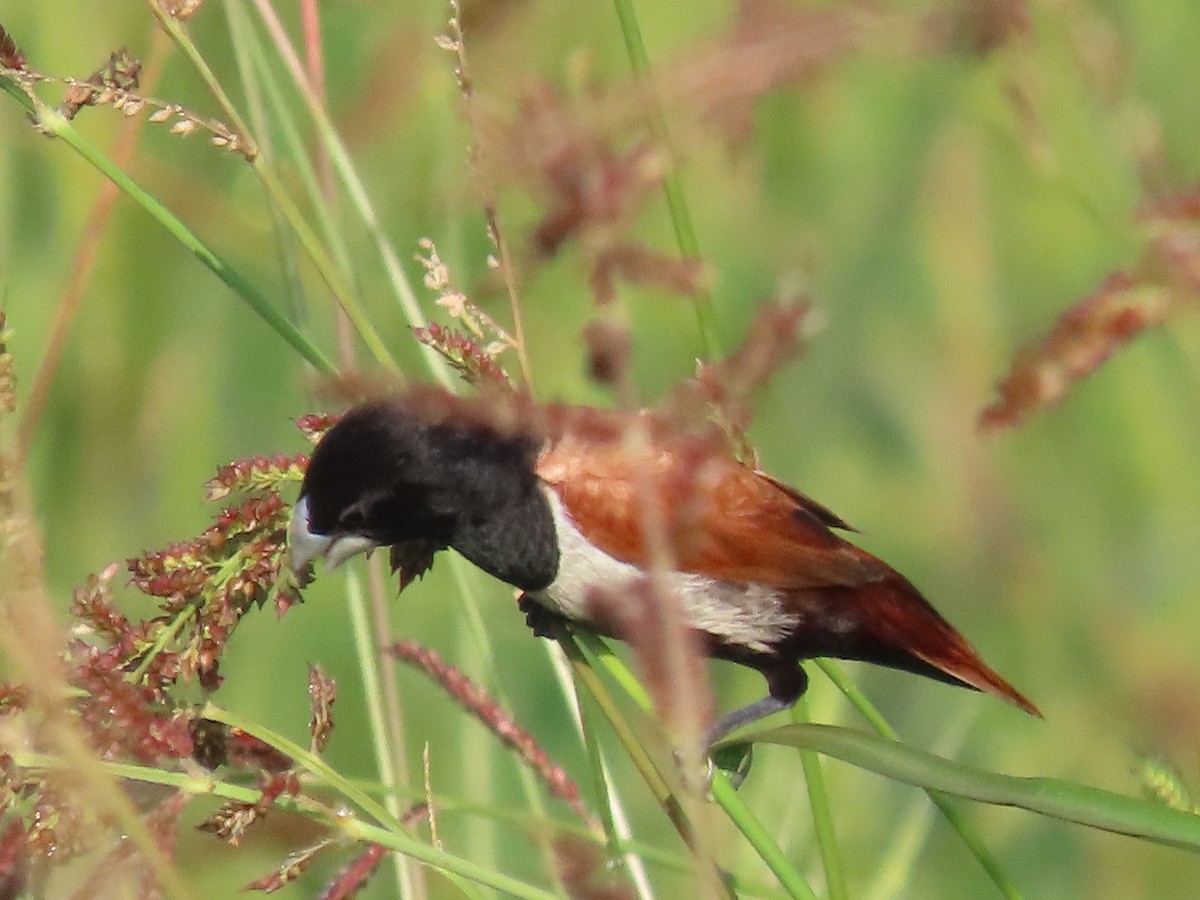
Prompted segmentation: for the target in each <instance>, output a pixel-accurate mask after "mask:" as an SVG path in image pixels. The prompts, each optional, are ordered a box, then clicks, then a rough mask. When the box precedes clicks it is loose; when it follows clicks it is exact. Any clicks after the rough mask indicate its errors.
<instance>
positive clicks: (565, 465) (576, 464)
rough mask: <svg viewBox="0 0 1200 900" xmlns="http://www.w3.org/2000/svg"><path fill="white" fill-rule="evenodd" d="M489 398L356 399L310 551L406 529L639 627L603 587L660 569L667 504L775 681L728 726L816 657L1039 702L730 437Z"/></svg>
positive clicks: (375, 540) (336, 556)
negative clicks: (738, 452)
mask: <svg viewBox="0 0 1200 900" xmlns="http://www.w3.org/2000/svg"><path fill="white" fill-rule="evenodd" d="M499 406H500V408H501V409H500V412H501V413H504V412H505V409H504V408H503V407H504V404H500V405H499ZM488 409H489V408H488V407H487V406H486V405H484V406H481V405H480V404H477V403H476V404H470V403H465V402H463V401H460V400H454V399H453V398H450V397H447V396H444V395H436V394H435V395H429V394H426V395H423V396H421V397H418V396H416V395H408V396H402V397H393V398H389V399H383V400H374V401H371V402H368V403H365V404H363V405H361V406H358V407H356V408H354V409H352V410H350V411H349V412H348V413H346V414H345V416H343V417H342V418H341V419H340V421H338V423H337V424H336V425H334V427H333V428H332V429H330V431H329V432H328V433H327V434H326V435H325V436H324V438H323V439H322V440H321V441H320V443H319V444H318V446H317V447H316V449H315V450H314V452H313V454H312V458H311V461H310V463H309V467H308V471H307V473H306V475H305V478H304V483H303V486H302V488H301V491H300V496H299V499H298V501H297V503H296V507H295V511H294V514H293V518H292V524H291V528H290V534H289V543H290V547H291V554H292V561H293V566H294V567H295V568H297V569H299V568H302V567H303V566H304V565H305V564H306V563H307V562H309V561H311V560H314V559H316V558H318V557H321V558H323V559H324V561H325V564H326V565H327V566H336V565H338V564H340V563H342V562H343V561H345V560H346V559H348V558H350V557H351V556H353V555H355V554H356V553H359V552H362V551H366V550H370V549H371V548H374V547H390V548H391V558H392V564H393V568H396V569H398V570H399V571H400V576H401V585H402V586H404V585H406V584H407V583H408V582H409V581H411V580H412V578H413V577H414V576H415V575H418V574H421V573H423V572H424V571H425V569H427V568H428V566H429V565H430V564H431V563H432V560H433V555H434V554H435V553H437V552H438V551H440V550H443V549H446V548H453V549H454V550H456V551H458V552H459V553H460V554H462V555H463V556H464V557H466V558H467V559H468V560H469V561H471V562H472V563H474V564H475V565H476V566H478V567H479V568H481V569H483V570H484V571H485V572H488V573H490V574H491V575H494V576H495V577H496V578H499V579H500V580H501V581H505V582H507V583H508V584H510V585H512V586H514V587H516V588H518V589H520V590H521V591H523V592H524V593H525V597H524V598H523V599H524V600H525V602H526V605H527V606H528V605H530V604H528V601H533V602H534V603H535V604H537V606H538V607H541V608H544V609H545V610H549V611H550V612H551V613H557V614H561V616H564V617H566V618H567V619H570V620H572V621H575V622H578V623H581V624H584V625H585V626H588V627H590V628H593V629H595V630H596V631H599V632H601V633H606V634H615V635H616V636H617V637H621V636H622V635H620V633H619V628H618V627H617V626H616V624H615V623H613V622H612V621H605V616H604V613H603V609H604V607H605V605H604V604H598V603H595V602H593V601H594V600H595V590H596V589H600V590H603V591H605V592H608V593H609V594H610V595H611V594H613V593H619V592H620V591H621V589H622V586H623V585H626V586H632V585H633V583H634V582H635V581H637V580H639V579H642V578H644V576H645V574H646V572H647V570H648V567H649V566H650V565H651V558H652V554H651V551H650V546H651V544H652V541H650V540H648V539H647V538H648V532H647V528H648V527H650V526H648V524H647V522H648V519H650V518H651V517H648V516H647V515H645V510H646V509H647V506H646V504H654V509H655V510H656V514H655V516H654V517H653V518H654V519H656V523H655V527H656V528H657V529H658V531H659V532H661V534H659V535H658V536H659V537H661V538H664V539H665V540H660V541H658V547H659V548H660V549H661V548H663V547H664V546H665V549H666V550H667V556H666V558H668V559H669V560H671V564H670V570H671V571H669V573H668V574H667V577H666V582H665V583H666V584H667V585H668V587H669V589H670V590H671V591H672V592H673V593H674V594H675V595H676V596H677V598H678V601H679V603H680V608H681V610H682V615H683V618H684V620H685V622H686V624H687V626H688V627H690V628H692V629H695V631H696V632H697V633H698V635H699V637H700V638H701V645H702V646H703V647H704V649H705V651H706V652H707V654H708V655H709V656H712V657H715V658H718V659H725V660H730V661H732V662H735V663H740V664H741V665H744V666H749V667H750V668H753V669H756V670H757V671H759V672H761V673H762V675H763V676H764V677H765V678H766V681H767V688H768V694H767V696H766V697H765V698H764V699H762V700H760V701H758V702H757V703H753V704H750V705H749V706H746V707H744V708H742V709H738V710H736V711H734V712H732V713H729V714H727V715H725V716H724V717H722V718H721V719H720V720H719V721H718V722H717V723H716V724H715V725H714V726H713V727H712V728H711V729H710V731H709V733H708V734H709V738H710V739H712V740H715V739H717V738H720V737H722V736H724V735H725V734H728V733H729V732H730V731H732V730H733V729H735V728H737V727H740V726H742V725H745V724H747V723H750V722H753V721H755V720H757V719H760V718H762V717H763V716H766V715H769V714H770V713H773V712H776V711H778V710H781V709H785V708H787V707H789V706H791V705H792V704H794V703H795V702H796V701H797V700H798V699H799V698H800V696H801V695H802V694H803V692H804V690H805V687H806V686H807V679H806V676H805V674H804V670H803V668H801V666H800V661H801V660H804V659H809V658H812V657H836V658H840V659H851V660H863V661H866V662H871V663H875V664H877V665H882V666H889V667H892V668H896V669H902V670H904V671H907V672H913V673H916V674H918V675H924V676H927V677H930V678H935V679H938V680H940V681H945V682H949V683H951V684H956V685H961V686H963V687H968V688H973V689H975V690H980V691H986V692H988V693H991V694H995V695H996V696H998V697H1001V698H1003V699H1005V700H1007V701H1009V702H1010V703H1013V704H1015V705H1016V706H1018V707H1020V708H1021V709H1023V710H1025V711H1026V712H1029V713H1031V714H1033V715H1040V713H1039V712H1038V710H1037V707H1035V706H1034V705H1033V703H1031V702H1030V701H1029V700H1028V699H1026V698H1025V696H1024V695H1022V694H1021V693H1020V692H1018V691H1017V690H1016V689H1015V688H1013V687H1012V686H1011V685H1010V684H1009V683H1008V682H1007V681H1005V680H1004V679H1003V678H1001V677H1000V676H999V675H998V674H997V673H996V672H995V671H993V670H992V669H991V668H990V667H989V666H988V665H987V664H986V663H984V662H983V660H982V659H980V657H979V655H978V654H977V653H976V651H975V650H974V649H973V648H972V647H971V645H970V644H968V643H967V641H966V640H965V639H964V638H963V637H962V636H961V635H960V634H959V633H958V632H957V631H956V630H955V629H954V628H953V627H952V626H951V625H950V624H949V623H948V622H947V621H946V620H945V619H944V618H942V616H941V615H939V614H938V613H937V611H935V610H934V609H933V607H931V606H930V605H929V603H927V602H926V601H925V599H924V598H923V597H922V596H921V594H920V593H919V592H918V591H917V589H916V588H914V587H913V586H912V584H910V583H909V581H908V580H907V579H906V578H904V576H902V575H901V574H899V573H898V572H896V571H895V570H894V569H892V568H891V567H890V566H888V565H887V564H886V563H884V562H883V561H882V560H879V559H877V558H876V557H874V556H872V555H871V554H869V553H867V552H866V551H865V550H862V549H860V548H858V547H856V546H855V545H854V544H851V543H849V542H848V541H847V540H845V539H844V538H843V537H841V536H840V535H839V534H837V532H838V531H845V530H848V526H847V525H846V523H845V522H843V521H842V520H841V519H840V518H839V517H838V516H836V515H835V514H834V513H832V512H831V511H830V510H828V509H826V508H825V507H824V506H822V505H820V504H819V503H816V502H814V501H813V500H811V499H809V498H808V497H806V496H805V495H803V494H801V493H800V492H798V491H796V490H793V489H792V488H790V487H787V486H786V485H784V484H781V483H780V482H778V481H776V480H775V479H773V478H771V477H770V476H769V475H766V474H765V473H763V472H761V471H759V470H758V469H756V468H753V467H751V466H748V465H745V464H743V463H741V462H739V461H737V460H736V459H735V458H734V457H733V456H732V455H731V454H729V453H728V452H727V451H726V450H725V449H724V447H723V446H720V445H719V442H716V441H713V440H711V439H704V438H698V437H697V436H696V435H695V434H694V433H684V432H681V431H679V430H677V429H676V428H674V427H673V426H672V424H671V423H669V422H667V421H665V420H664V419H663V418H662V417H656V416H655V415H653V414H649V413H640V414H635V413H616V412H604V411H600V410H595V409H584V408H572V407H541V408H538V407H532V406H529V407H526V408H525V414H517V415H507V416H506V415H503V414H496V413H495V411H494V410H492V411H491V412H489V411H488ZM530 411H532V412H530ZM631 435H634V436H635V438H634V439H630V436H631ZM719 446H720V449H717V448H718V447H719ZM630 596H636V597H641V598H653V597H654V596H655V594H654V592H649V593H647V592H645V591H630ZM644 602H645V601H644Z"/></svg>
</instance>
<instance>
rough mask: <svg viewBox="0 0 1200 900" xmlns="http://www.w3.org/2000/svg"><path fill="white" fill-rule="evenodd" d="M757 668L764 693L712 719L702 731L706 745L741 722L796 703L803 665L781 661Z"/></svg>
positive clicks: (804, 685)
mask: <svg viewBox="0 0 1200 900" xmlns="http://www.w3.org/2000/svg"><path fill="white" fill-rule="evenodd" d="M760 671H762V673H763V676H764V677H765V678H766V679H767V692H768V693H767V696H765V697H763V698H762V699H761V700H757V701H755V702H754V703H751V704H749V705H747V706H743V707H741V708H740V709H735V710H733V712H728V713H726V714H725V715H723V716H721V718H719V719H717V721H715V722H713V723H712V725H711V726H710V727H709V729H708V732H707V733H706V734H705V740H706V741H707V746H709V747H711V746H712V745H713V744H715V743H717V741H719V740H721V739H722V738H725V737H728V736H729V735H730V734H731V733H732V732H734V731H736V730H737V729H739V728H741V727H742V726H743V725H749V724H750V723H752V722H757V721H758V720H759V719H765V718H766V717H767V716H769V715H771V714H772V713H777V712H780V711H782V710H785V709H789V708H790V707H792V706H794V705H795V704H796V701H797V700H799V699H800V697H801V696H802V695H803V694H804V691H805V689H807V687H808V676H807V675H806V674H805V673H804V669H802V668H800V666H799V665H797V664H796V663H791V662H789V663H784V664H782V665H778V666H773V667H771V668H769V669H760Z"/></svg>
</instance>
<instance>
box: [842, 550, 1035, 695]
mask: <svg viewBox="0 0 1200 900" xmlns="http://www.w3.org/2000/svg"><path fill="white" fill-rule="evenodd" d="M850 594H851V596H850V597H849V598H847V597H842V598H839V601H838V602H839V603H846V602H847V600H848V601H849V605H850V606H851V607H857V609H855V612H856V613H857V615H855V616H854V617H853V618H854V619H855V620H856V621H857V627H856V628H855V629H854V630H855V632H856V634H855V636H854V639H853V640H852V642H851V645H849V646H848V649H850V651H851V652H850V653H847V654H846V655H847V656H850V657H851V658H858V659H864V660H866V661H868V662H874V663H880V664H883V665H887V666H891V667H893V668H897V669H904V670H906V671H910V672H914V673H916V674H919V675H926V676H930V677H933V678H936V679H938V680H940V681H946V682H949V683H951V684H959V685H962V686H964V687H969V688H974V689H975V690H978V691H984V692H986V693H989V694H995V695H996V696H997V697H1001V698H1003V699H1004V700H1007V701H1008V702H1009V703H1012V704H1013V705H1014V706H1018V707H1020V708H1021V709H1023V710H1025V712H1027V713H1029V714H1030V715H1033V716H1037V717H1039V718H1041V716H1042V714H1041V711H1040V710H1038V708H1037V707H1036V706H1035V705H1034V704H1033V702H1032V701H1030V700H1029V698H1027V697H1026V696H1025V695H1024V694H1022V693H1021V692H1020V691H1018V690H1017V689H1016V688H1014V687H1013V686H1012V685H1011V684H1009V683H1008V682H1007V681H1005V680H1004V679H1003V678H1001V677H1000V675H998V674H997V673H996V671H995V670H994V669H992V668H991V666H989V665H988V664H987V663H985V662H984V661H983V660H982V659H981V658H980V656H979V654H978V653H977V652H976V651H975V648H974V647H972V646H971V645H970V644H969V643H968V642H967V639H966V638H964V637H963V636H962V635H961V634H959V633H958V631H957V630H956V629H955V628H954V626H952V625H951V624H950V623H949V622H947V621H946V620H945V619H944V618H942V616H941V615H940V614H939V613H938V611H937V610H935V609H934V608H933V607H932V606H930V605H929V603H928V602H927V601H926V600H925V598H924V597H922V596H921V594H920V592H919V591H918V590H917V589H916V588H915V587H913V586H912V585H911V584H910V583H909V582H908V580H907V579H906V578H904V576H902V575H900V574H899V573H898V572H895V571H894V570H889V572H888V574H886V575H885V576H884V577H883V578H882V579H880V580H879V581H877V582H873V583H869V584H864V585H859V586H858V587H856V588H854V589H852V590H851V592H850ZM843 610H844V608H843ZM844 611H845V610H844Z"/></svg>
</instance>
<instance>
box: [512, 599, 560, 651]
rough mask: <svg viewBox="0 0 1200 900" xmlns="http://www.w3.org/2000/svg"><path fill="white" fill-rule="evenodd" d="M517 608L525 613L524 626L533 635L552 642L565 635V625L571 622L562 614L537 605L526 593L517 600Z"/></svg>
mask: <svg viewBox="0 0 1200 900" xmlns="http://www.w3.org/2000/svg"><path fill="white" fill-rule="evenodd" d="M517 608H518V609H520V610H521V612H523V613H525V624H526V625H528V626H529V627H530V629H531V630H532V631H533V633H534V634H535V635H537V636H538V637H543V638H549V639H550V640H552V641H553V640H558V638H560V637H562V636H563V635H564V634H565V633H566V631H567V624H568V623H569V622H570V621H571V620H570V619H568V618H567V617H566V616H564V615H563V614H562V613H560V612H555V611H554V610H552V609H550V608H549V607H547V606H543V605H542V604H541V603H538V602H537V601H536V600H534V599H533V598H532V597H530V596H529V594H528V593H526V592H522V593H521V596H520V597H518V598H517Z"/></svg>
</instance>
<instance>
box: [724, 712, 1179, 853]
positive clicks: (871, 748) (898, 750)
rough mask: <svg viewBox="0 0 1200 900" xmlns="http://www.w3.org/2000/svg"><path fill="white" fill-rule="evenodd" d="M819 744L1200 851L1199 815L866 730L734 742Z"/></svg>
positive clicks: (842, 755)
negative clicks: (969, 760) (1011, 771)
mask: <svg viewBox="0 0 1200 900" xmlns="http://www.w3.org/2000/svg"><path fill="white" fill-rule="evenodd" d="M745 742H750V743H770V744H782V745H785V746H789V747H797V748H799V749H802V750H815V751H816V752H818V753H823V754H825V755H826V756H832V757H834V758H835V759H840V760H842V761H843V762H848V763H850V764H851V765H853V766H857V767H858V768H860V769H867V770H868V771H871V772H876V773H878V774H880V775H883V776H885V777H887V778H892V779H894V780H896V781H903V782H906V783H907V784H913V785H917V786H918V787H923V788H927V789H930V790H935V791H941V792H943V793H946V794H952V795H954V796H956V797H964V798H966V799H968V800H977V801H979V802H981V803H991V804H995V805H998V806H1015V807H1018V808H1020V809H1027V810H1029V811H1030V812H1036V813H1040V814H1041V815H1044V816H1050V817H1051V818H1055V819H1061V820H1063V821H1065V822H1074V823H1075V824H1077V825H1086V826H1087V827H1089V828H1097V829H1100V830H1102V831H1110V832H1113V833H1114V834H1124V835H1127V836H1129V837H1136V838H1141V839H1143V840H1148V841H1153V842H1154V843H1158V844H1165V845H1167V846H1169V847H1178V848H1180V849H1183V850H1191V851H1193V852H1200V816H1197V815H1193V814H1192V813H1187V812H1183V811H1181V810H1178V809H1171V808H1170V807H1167V806H1163V805H1161V804H1157V803H1151V802H1149V801H1146V800H1139V799H1136V798H1134V797H1127V796H1125V795H1123V794H1116V793H1113V792H1112V791H1106V790H1103V789H1102V788H1095V787H1089V786H1087V785H1083V784H1076V783H1075V782H1071V781H1065V780H1063V779H1060V778H1030V777H1019V776H1015V775H1000V774H997V773H995V772H986V771H984V770H982V769H976V768H973V767H972V766H967V765H963V764H962V763H957V762H952V761H951V760H948V759H943V758H942V757H940V756H935V755H934V754H932V753H926V752H925V751H924V750H917V749H914V748H912V747H907V746H905V745H904V744H901V743H899V742H897V741H890V740H885V739H884V738H878V737H875V736H874V735H870V734H866V733H864V732H860V731H855V730H853V729H850V728H841V727H838V726H833V725H786V726H784V727H782V728H773V729H770V730H767V731H761V732H758V733H756V734H750V735H747V737H746V738H745V739H743V740H739V741H730V742H726V743H727V744H734V743H745Z"/></svg>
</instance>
